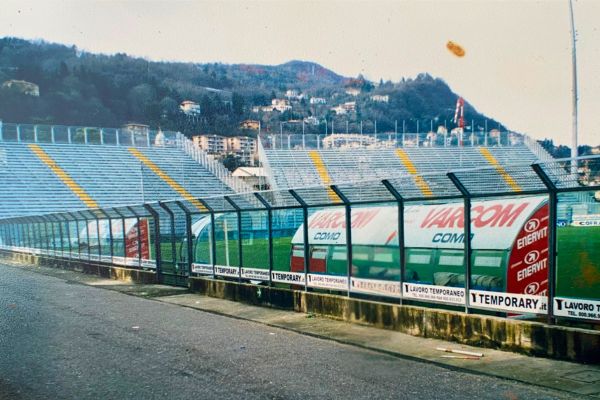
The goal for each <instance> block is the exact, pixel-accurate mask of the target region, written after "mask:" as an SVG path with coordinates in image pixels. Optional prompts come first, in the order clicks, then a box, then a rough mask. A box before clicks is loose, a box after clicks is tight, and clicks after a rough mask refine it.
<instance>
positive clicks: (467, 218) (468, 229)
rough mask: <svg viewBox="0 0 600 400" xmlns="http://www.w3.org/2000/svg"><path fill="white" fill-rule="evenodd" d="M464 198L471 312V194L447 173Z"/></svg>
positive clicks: (466, 273)
mask: <svg viewBox="0 0 600 400" xmlns="http://www.w3.org/2000/svg"><path fill="white" fill-rule="evenodd" d="M446 176H448V178H449V179H450V180H451V181H452V183H453V184H454V186H456V188H457V189H458V191H459V192H460V193H461V194H462V195H463V199H464V223H463V224H464V237H465V312H466V313H467V314H468V313H470V309H469V304H470V299H469V291H470V290H471V270H472V262H471V253H472V251H471V194H470V193H469V191H468V190H467V188H466V187H465V186H464V185H463V184H462V182H461V181H460V180H459V179H458V178H457V177H456V175H454V173H452V172H448V173H447V174H446Z"/></svg>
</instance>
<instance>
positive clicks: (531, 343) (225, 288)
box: [189, 277, 600, 364]
mask: <svg viewBox="0 0 600 400" xmlns="http://www.w3.org/2000/svg"><path fill="white" fill-rule="evenodd" d="M189 282H190V289H191V290H193V291H195V292H198V293H200V294H203V295H207V296H212V297H217V298H221V299H227V300H233V301H239V302H244V303H249V304H254V305H259V306H269V307H276V308H282V309H286V310H294V311H297V312H303V313H307V314H315V315H320V316H325V317H328V318H333V319H337V320H342V321H347V322H351V323H358V324H363V325H369V326H374V327H377V328H383V329H391V330H395V331H399V332H403V333H406V334H409V335H413V336H421V337H426V338H435V339H442V340H449V341H453V342H457V343H463V344H468V345H472V346H480V347H489V348H494V349H502V350H508V351H514V352H518V353H524V354H528V355H535V356H543V357H550V358H556V359H562V360H569V361H576V362H583V363H593V364H600V331H595V330H588V329H580V328H571V327H564V326H555V325H547V324H544V323H540V322H532V321H523V320H516V319H507V318H501V317H494V316H486V315H475V314H466V313H463V312H458V311H450V310H444V309H435V308H425V307H418V306H411V305H399V304H390V303H382V302H377V301H370V300H364V299H357V298H348V297H345V296H337V295H331V294H325V293H316V292H304V291H302V290H291V289H282V288H274V287H272V288H270V287H267V286H255V285H250V284H244V283H237V282H232V281H223V280H214V279H211V278H198V277H192V278H190V279H189Z"/></svg>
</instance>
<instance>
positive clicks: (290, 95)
mask: <svg viewBox="0 0 600 400" xmlns="http://www.w3.org/2000/svg"><path fill="white" fill-rule="evenodd" d="M285 97H286V98H287V99H288V100H290V101H291V100H298V101H300V100H302V99H303V98H304V95H303V94H302V93H300V92H298V91H297V90H293V89H288V90H287V91H286V92H285Z"/></svg>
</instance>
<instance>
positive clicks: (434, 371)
mask: <svg viewBox="0 0 600 400" xmlns="http://www.w3.org/2000/svg"><path fill="white" fill-rule="evenodd" d="M99 398H101V399H163V398H168V399H192V398H194V399H220V400H222V399H224V398H226V399H229V398H243V399H312V398H319V399H338V398H346V399H508V400H514V399H576V398H577V399H580V398H582V397H581V396H576V395H571V394H568V393H565V392H562V391H555V390H550V389H546V388H542V387H539V386H535V385H526V384H523V383H520V382H516V381H511V380H505V379H500V378H496V377H490V376H484V375H479V374H471V373H466V372H463V371H456V370H452V369H448V368H443V367H440V366H438V365H433V364H431V363H427V362H419V361H414V360H408V359H403V358H398V357H394V356H391V355H387V354H383V353H380V352H376V351H371V350H368V349H364V348H360V347H355V346H350V345H346V344H342V343H339V342H335V341H331V340H326V339H322V338H317V337H313V336H307V335H302V334H299V333H296V332H292V331H290V330H285V329H279V328H276V327H272V326H268V325H264V324H260V323H256V322H252V321H247V320H241V319H238V318H230V317H227V316H222V315H217V314H214V313H208V312H204V311H200V310H195V309H191V308H189V307H182V306H180V305H177V304H170V303H167V302H162V301H161V302H159V301H154V300H152V299H149V298H144V297H137V296H131V295H127V294H124V293H120V292H117V291H112V290H104V289H101V288H97V287H93V286H89V285H81V284H79V283H77V282H74V281H72V280H65V279H60V278H57V277H54V276H48V275H44V274H39V273H36V272H34V271H32V270H29V269H23V268H19V267H15V266H8V265H4V264H0V399H99Z"/></svg>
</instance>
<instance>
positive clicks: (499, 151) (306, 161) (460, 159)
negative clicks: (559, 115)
mask: <svg viewBox="0 0 600 400" xmlns="http://www.w3.org/2000/svg"><path fill="white" fill-rule="evenodd" d="M264 155H265V157H266V158H267V163H268V165H269V167H270V168H269V170H270V171H271V175H272V176H271V177H270V178H271V184H272V186H274V187H276V188H286V187H288V188H291V187H306V186H313V185H321V184H327V183H328V182H352V181H361V180H369V179H386V178H390V177H399V176H404V175H412V176H413V177H414V180H415V185H416V186H417V187H418V188H419V189H420V190H421V191H422V192H424V193H427V191H428V190H429V189H428V188H427V186H426V183H425V182H424V181H423V180H421V179H420V175H422V174H428V173H432V172H440V171H449V170H456V169H465V168H476V167H494V168H496V169H498V172H499V173H500V174H504V176H505V177H506V180H507V184H508V185H512V186H515V185H518V184H519V182H518V177H510V175H509V173H508V172H506V171H504V172H500V170H501V169H503V168H504V167H507V166H509V165H513V164H527V163H531V162H534V161H535V160H537V157H536V155H535V154H534V153H533V152H532V151H531V150H530V149H529V148H528V147H527V146H525V145H520V146H511V147H447V148H446V147H407V148H398V149H393V148H382V149H373V148H335V149H320V150H314V149H313V150H306V149H297V150H287V149H283V150H276V149H265V150H264ZM315 160H316V161H315ZM319 160H320V161H319ZM509 182H510V183H509Z"/></svg>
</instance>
